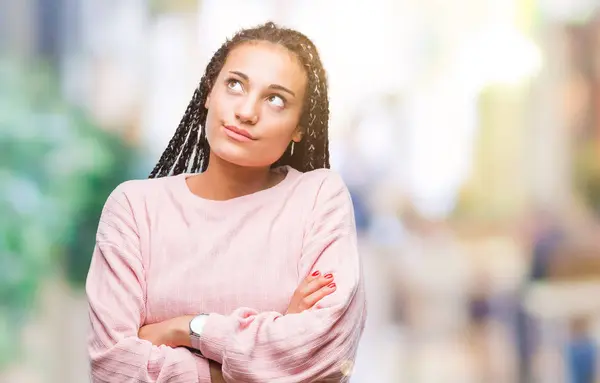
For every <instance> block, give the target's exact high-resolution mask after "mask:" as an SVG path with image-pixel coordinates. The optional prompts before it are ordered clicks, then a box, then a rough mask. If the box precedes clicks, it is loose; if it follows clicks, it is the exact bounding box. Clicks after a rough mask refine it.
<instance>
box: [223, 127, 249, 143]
mask: <svg viewBox="0 0 600 383" xmlns="http://www.w3.org/2000/svg"><path fill="white" fill-rule="evenodd" d="M223 128H224V130H225V134H227V135H228V136H229V138H231V139H234V140H236V141H239V142H249V141H254V140H256V138H254V136H252V134H250V132H248V131H247V130H244V129H240V128H238V127H237V126H232V125H223Z"/></svg>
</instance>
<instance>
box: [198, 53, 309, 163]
mask: <svg viewBox="0 0 600 383" xmlns="http://www.w3.org/2000/svg"><path fill="white" fill-rule="evenodd" d="M306 84H307V78H306V73H305V71H304V69H303V67H302V65H301V63H300V61H299V59H298V58H297V57H296V55H295V54H294V53H292V52H290V51H289V50H288V49H287V48H285V47H283V46H281V45H278V44H273V43H270V42H251V43H244V44H241V45H238V46H237V47H235V48H234V49H233V50H232V51H231V52H229V55H228V56H227V60H226V61H225V65H224V66H223V69H222V70H221V72H220V73H219V75H218V77H217V79H216V80H215V83H214V85H213V88H212V90H211V92H210V94H209V96H208V97H207V99H206V104H205V107H206V108H207V109H208V114H207V117H206V129H207V130H206V135H207V139H208V143H209V144H210V149H211V153H212V154H214V155H217V156H218V157H220V158H221V159H223V160H225V161H227V162H231V163H233V164H236V165H239V166H253V167H262V166H270V165H271V164H273V163H274V162H275V161H277V160H278V159H279V158H280V157H281V155H282V154H283V152H284V151H285V150H286V148H287V146H288V145H289V143H290V141H291V140H293V141H295V142H298V141H300V139H301V138H302V133H301V128H300V127H299V126H298V124H299V121H300V116H301V113H302V107H303V101H304V94H305V90H306Z"/></svg>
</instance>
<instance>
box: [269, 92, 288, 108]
mask: <svg viewBox="0 0 600 383" xmlns="http://www.w3.org/2000/svg"><path fill="white" fill-rule="evenodd" d="M267 100H268V101H269V102H270V103H271V104H273V105H275V106H276V107H278V108H283V107H285V99H284V98H283V97H281V96H279V95H277V94H274V95H271V96H269V98H267Z"/></svg>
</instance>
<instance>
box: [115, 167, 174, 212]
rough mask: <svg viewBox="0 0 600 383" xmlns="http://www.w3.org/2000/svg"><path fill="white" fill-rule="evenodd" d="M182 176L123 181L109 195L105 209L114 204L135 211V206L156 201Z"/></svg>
mask: <svg viewBox="0 0 600 383" xmlns="http://www.w3.org/2000/svg"><path fill="white" fill-rule="evenodd" d="M182 176H183V175H178V176H168V177H161V178H146V179H132V180H128V181H124V182H122V183H120V184H119V185H117V186H116V187H115V188H114V189H113V191H112V192H111V193H110V194H109V196H108V198H107V200H106V204H105V208H107V207H110V206H112V205H113V204H114V203H118V204H119V205H121V206H122V207H124V208H128V209H130V210H135V208H136V206H139V205H145V204H147V203H148V202H149V201H152V200H154V199H157V198H158V197H159V196H160V195H161V194H162V193H163V192H164V191H165V190H167V189H168V188H169V187H170V186H171V185H173V184H174V183H175V182H177V181H178V180H179V177H182ZM125 204H126V205H125Z"/></svg>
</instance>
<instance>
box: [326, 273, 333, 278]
mask: <svg viewBox="0 0 600 383" xmlns="http://www.w3.org/2000/svg"><path fill="white" fill-rule="evenodd" d="M325 278H327V279H331V278H333V274H331V273H329V274H325Z"/></svg>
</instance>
